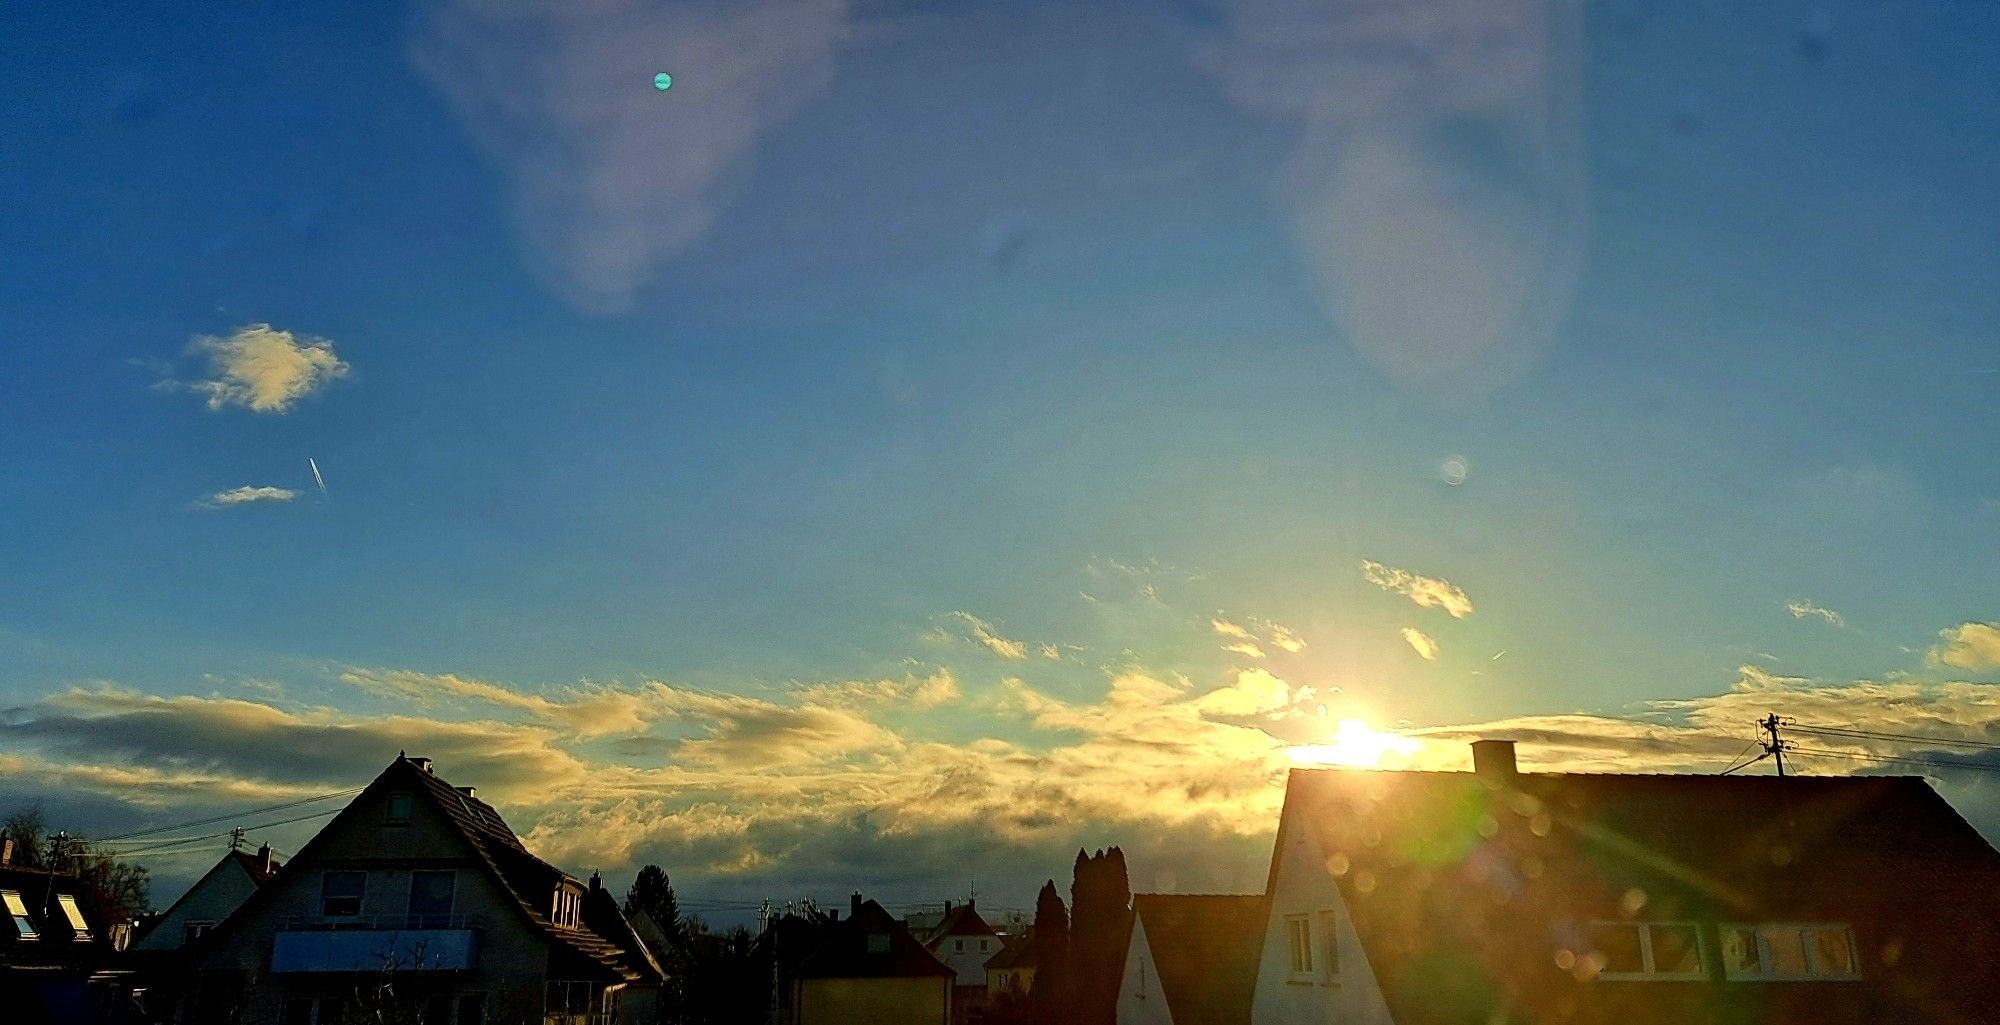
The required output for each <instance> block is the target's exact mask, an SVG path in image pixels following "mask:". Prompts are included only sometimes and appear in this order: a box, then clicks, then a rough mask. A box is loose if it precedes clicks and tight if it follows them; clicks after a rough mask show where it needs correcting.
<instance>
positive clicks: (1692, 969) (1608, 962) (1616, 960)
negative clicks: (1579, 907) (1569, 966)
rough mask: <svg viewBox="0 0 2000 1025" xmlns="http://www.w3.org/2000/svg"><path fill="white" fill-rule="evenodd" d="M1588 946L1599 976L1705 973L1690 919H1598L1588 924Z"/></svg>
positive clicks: (1623, 977)
mask: <svg viewBox="0 0 2000 1025" xmlns="http://www.w3.org/2000/svg"><path fill="white" fill-rule="evenodd" d="M1590 946H1591V952H1592V953H1593V954H1595V955H1596V956H1597V958H1598V972H1597V977H1598V978H1600V979H1611V980H1645V979H1655V980H1666V979H1703V978H1707V977H1708V969H1707V966H1706V965H1705V964H1704V963H1703V961H1702V956H1701V934H1700V932H1699V931H1698V930H1697V929H1696V928H1695V926H1694V923H1692V922H1599V923H1596V924H1594V925H1592V926H1591V927H1590Z"/></svg>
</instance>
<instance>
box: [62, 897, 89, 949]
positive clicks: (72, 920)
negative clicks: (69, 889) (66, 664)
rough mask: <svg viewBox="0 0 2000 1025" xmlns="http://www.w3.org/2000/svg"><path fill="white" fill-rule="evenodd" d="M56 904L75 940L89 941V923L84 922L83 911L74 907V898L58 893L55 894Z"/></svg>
mask: <svg viewBox="0 0 2000 1025" xmlns="http://www.w3.org/2000/svg"><path fill="white" fill-rule="evenodd" d="M56 903H57V904H59V905H61V907H62V912H63V917H64V918H66V919H69V928H70V932H72V933H75V934H76V938H77V939H80V940H87V939H89V938H90V923H89V922H86V921H84V918H83V909H82V908H80V907H77V906H76V898H75V897H73V896H71V895H69V894H67V893H59V894H56Z"/></svg>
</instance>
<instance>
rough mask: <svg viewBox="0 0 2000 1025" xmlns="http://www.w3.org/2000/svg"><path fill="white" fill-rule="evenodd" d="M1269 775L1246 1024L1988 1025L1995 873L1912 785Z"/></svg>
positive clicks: (1995, 933) (1488, 774)
mask: <svg viewBox="0 0 2000 1025" xmlns="http://www.w3.org/2000/svg"><path fill="white" fill-rule="evenodd" d="M1474 766H1475V767H1474V771H1472V772H1469V773H1467V772H1369V771H1355V770H1334V769H1297V770H1293V772H1292V774H1291V777H1290V779H1289V781H1288V784H1287V788H1286V796H1285V805H1284V810H1283V812H1282V813H1281V816H1280V821H1279V828H1278V837H1277V843H1276V846H1275V849H1274V850H1273V853H1272V863H1271V870H1270V876H1269V884H1268V893H1269V895H1270V906H1269V909H1268V912H1267V914H1266V916H1265V920H1264V928H1263V937H1262V944H1261V948H1262V949H1261V954H1260V956H1259V958H1258V962H1257V974H1256V983H1255V988H1254V994H1253V998H1252V1006H1251V1015H1250V1017H1251V1021H1252V1022H1254V1023H1256V1025H1288V1023H1294V1022H1298V1023H1304V1022H1341V1023H1349V1022H1355V1023H1368V1025H1388V1023H1394V1025H1447V1023H1451V1025H1473V1023H1483V1022H1495V1021H1506V1022H1536V1023H1541V1022H1568V1023H1576V1025H1614V1023H1615V1025H1651V1023H1660V1025H1667V1023H1685V1022H1702V1023H1705V1025H1751V1023H1756V1025H1861V1023H1864V1022H1867V1023H1873V1022H1889V1021H1894V1022H1970V1021H1983V1020H1992V1019H1993V1014H1994V1009H1995V1008H1996V1007H2000V929H1996V928H1994V926H1993V922H1994V921H1996V920H2000V853H1996V852H1995V851H1994V849H1993V848H1992V847H1991V846H1990V845H1989V844H1987V843H1986V841H1985V840H1984V839H1983V838H1981V837H1980V836H1979V834H1978V833H1977V832H1976V831H1975V830H1973V829H1972V828H1971V826H1969V825H1968V824H1967V823H1966V822H1965V820H1964V819H1963V818H1961V817H1959V815H1958V814H1957V813H1956V812H1955V811H1954V810H1953V809H1952V808H1951V807H1950V805H1948V804H1946V803H1945V802H1944V800H1943V799H1942V798H1940V797H1939V796H1938V795H1937V793H1936V791H1935V790H1933V789H1932V788H1931V787H1930V786H1929V784H1928V783H1926V782H1925V781H1924V780H1922V779H1921V778H1912V777H1884V776H1876V777H1808V778H1800V777H1796V776H1794V777H1789V778H1786V777H1744V776H1726V777H1725V776H1672V775H1617V774H1565V773H1524V772H1520V771H1519V770H1518V769H1517V768H1516V766H1515V762H1514V751H1513V746H1512V744H1511V743H1508V742H1503V741H1482V742H1479V743H1478V744H1475V745H1474Z"/></svg>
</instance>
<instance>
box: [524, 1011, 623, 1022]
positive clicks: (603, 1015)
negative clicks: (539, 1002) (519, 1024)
mask: <svg viewBox="0 0 2000 1025" xmlns="http://www.w3.org/2000/svg"><path fill="white" fill-rule="evenodd" d="M542 1025H618V1014H617V1012H615V1011H599V1012H596V1013H594V1014H580V1013H578V1014H572V1013H570V1012H567V1011H550V1012H549V1013H547V1014H545V1015H543V1016H542Z"/></svg>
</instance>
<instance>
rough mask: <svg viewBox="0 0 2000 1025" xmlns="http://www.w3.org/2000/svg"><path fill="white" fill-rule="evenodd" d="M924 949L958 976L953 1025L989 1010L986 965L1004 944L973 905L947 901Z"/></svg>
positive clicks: (955, 987) (968, 902)
mask: <svg viewBox="0 0 2000 1025" xmlns="http://www.w3.org/2000/svg"><path fill="white" fill-rule="evenodd" d="M924 946H925V948H927V949H928V950H930V952H931V955H932V956H934V957H936V958H937V959H938V960H939V961H942V962H944V963H945V965H946V967H949V968H950V969H951V970H952V971H953V972H956V973H957V975H958V978H957V981H956V984H955V985H954V987H953V992H952V998H951V1000H952V1020H953V1021H957V1022H963V1021H965V1020H967V1019H968V1018H969V1017H971V1016H972V1015H973V1014H975V1013H977V1012H978V1011H979V1009H980V1008H982V1007H984V1006H986V962H988V961H990V960H992V959H993V955H995V954H998V953H999V952H1000V948H1001V946H1002V944H1001V941H1000V934H999V932H998V931H996V930H995V929H994V928H993V926H992V925H990V924H988V923H987V921H986V919H984V918H981V917H980V915H979V908H978V906H977V905H976V904H975V903H974V902H973V901H969V900H968V901H966V902H965V903H963V904H954V903H951V902H949V901H947V902H946V903H945V911H944V918H943V919H942V920H941V921H939V922H938V924H937V925H936V926H934V927H932V929H931V930H930V933H929V934H928V936H926V937H925V939H924Z"/></svg>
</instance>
